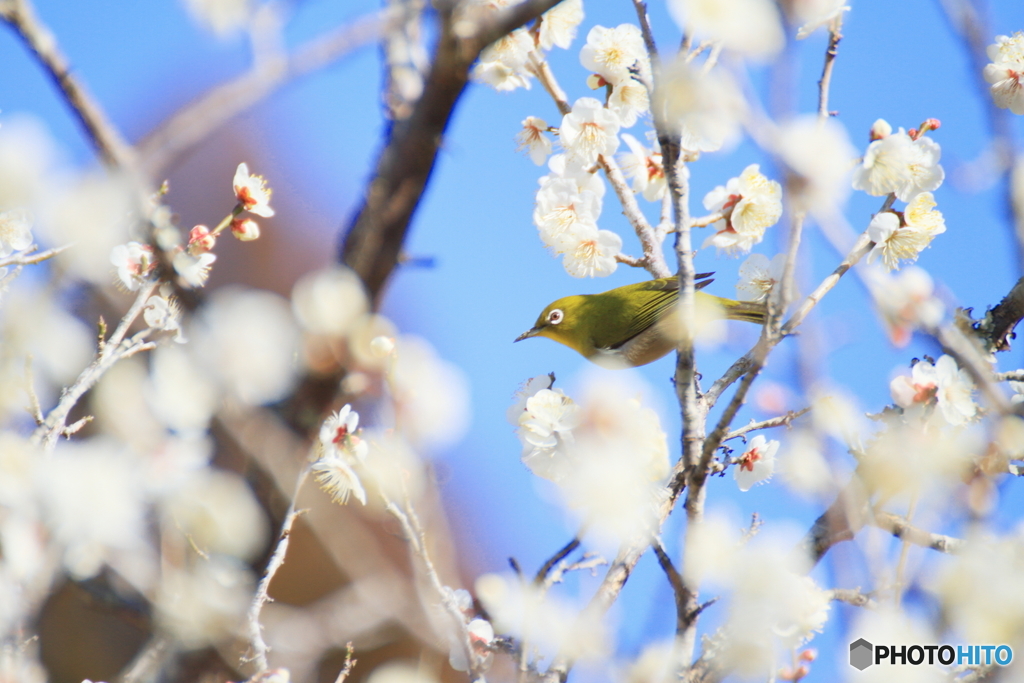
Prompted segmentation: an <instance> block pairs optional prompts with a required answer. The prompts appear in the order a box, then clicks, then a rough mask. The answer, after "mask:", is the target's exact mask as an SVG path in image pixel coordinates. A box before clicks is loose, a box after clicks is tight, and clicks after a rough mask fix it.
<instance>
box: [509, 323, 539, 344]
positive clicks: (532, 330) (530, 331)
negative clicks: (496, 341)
mask: <svg viewBox="0 0 1024 683" xmlns="http://www.w3.org/2000/svg"><path fill="white" fill-rule="evenodd" d="M538 332H540V330H539V329H538V328H536V327H531V328H530V329H528V330H527V331H526V332H523V333H522V334H521V335H519V336H518V337H516V338H515V339H514V340H513V341H512V343H513V344H514V343H515V342H517V341H523V340H524V339H529V338H530V337H536V336H537V333H538Z"/></svg>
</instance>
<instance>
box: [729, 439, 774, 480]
mask: <svg viewBox="0 0 1024 683" xmlns="http://www.w3.org/2000/svg"><path fill="white" fill-rule="evenodd" d="M778 450H779V442H778V441H775V440H772V441H768V440H766V439H765V438H764V436H763V435H761V434H758V435H757V436H755V437H754V438H753V439H751V440H750V442H749V443H748V444H747V449H746V450H745V451H743V454H742V455H740V456H739V459H738V462H737V463H736V466H735V467H734V469H733V471H732V472H733V478H734V479H735V480H736V485H737V486H738V487H739V489H740V491H749V490H750V488H751V487H752V486H754V485H756V484H761V483H764V482H766V481H768V480H769V479H771V477H772V474H774V472H775V454H776V453H777V452H778Z"/></svg>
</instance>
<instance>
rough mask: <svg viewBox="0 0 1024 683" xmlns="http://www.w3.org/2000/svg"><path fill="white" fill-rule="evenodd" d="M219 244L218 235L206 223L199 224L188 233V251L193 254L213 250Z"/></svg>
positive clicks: (196, 254)
mask: <svg viewBox="0 0 1024 683" xmlns="http://www.w3.org/2000/svg"><path fill="white" fill-rule="evenodd" d="M215 246H217V236H216V235H214V234H213V233H211V232H210V229H209V228H208V227H206V226H205V225H197V226H195V227H194V228H192V229H191V230H190V231H189V233H188V247H187V248H188V253H189V254H191V255H192V256H198V255H199V254H205V253H206V252H208V251H213V248H214V247H215Z"/></svg>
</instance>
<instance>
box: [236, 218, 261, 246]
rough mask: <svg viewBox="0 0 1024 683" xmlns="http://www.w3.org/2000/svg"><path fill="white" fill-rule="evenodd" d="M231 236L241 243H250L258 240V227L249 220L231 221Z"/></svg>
mask: <svg viewBox="0 0 1024 683" xmlns="http://www.w3.org/2000/svg"><path fill="white" fill-rule="evenodd" d="M231 234H232V235H234V236H235V237H237V238H238V239H240V240H242V241H243V242H251V241H252V240H255V239H259V236H260V226H259V223H257V222H256V221H254V220H253V219H251V218H236V219H235V220H233V221H231Z"/></svg>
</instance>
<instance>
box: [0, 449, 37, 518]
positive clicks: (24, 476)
mask: <svg viewBox="0 0 1024 683" xmlns="http://www.w3.org/2000/svg"><path fill="white" fill-rule="evenodd" d="M41 457H42V453H40V452H39V450H38V447H36V446H34V445H32V444H31V443H30V442H29V441H28V440H27V439H24V438H22V437H21V436H20V435H18V434H16V433H15V432H11V431H6V430H3V431H0V506H4V507H7V508H10V509H12V510H28V509H30V508H31V505H32V495H33V494H32V486H33V484H32V478H33V468H34V467H35V465H36V463H37V462H39V460H40V459H41Z"/></svg>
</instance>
